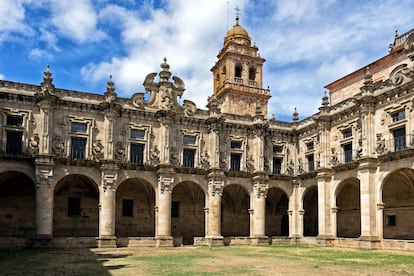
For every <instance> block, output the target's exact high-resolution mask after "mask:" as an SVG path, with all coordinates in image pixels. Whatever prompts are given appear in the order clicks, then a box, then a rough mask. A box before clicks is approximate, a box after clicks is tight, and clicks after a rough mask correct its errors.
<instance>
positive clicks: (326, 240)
mask: <svg viewBox="0 0 414 276" xmlns="http://www.w3.org/2000/svg"><path fill="white" fill-rule="evenodd" d="M334 241H335V237H334V236H332V235H319V236H317V237H316V242H317V244H318V245H319V246H323V247H332V246H334Z"/></svg>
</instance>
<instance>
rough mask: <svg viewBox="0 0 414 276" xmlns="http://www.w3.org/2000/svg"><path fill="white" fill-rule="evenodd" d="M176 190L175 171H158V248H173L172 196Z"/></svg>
mask: <svg viewBox="0 0 414 276" xmlns="http://www.w3.org/2000/svg"><path fill="white" fill-rule="evenodd" d="M173 188H174V170H173V169H171V168H169V167H162V168H159V169H158V189H157V197H156V201H157V202H156V204H157V206H156V207H155V214H156V226H155V233H156V239H157V246H159V247H163V246H173V239H172V236H171V198H172V197H171V194H172V190H173Z"/></svg>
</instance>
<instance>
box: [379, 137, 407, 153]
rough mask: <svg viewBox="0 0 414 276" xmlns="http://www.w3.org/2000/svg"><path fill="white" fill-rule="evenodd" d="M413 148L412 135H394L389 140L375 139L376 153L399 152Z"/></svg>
mask: <svg viewBox="0 0 414 276" xmlns="http://www.w3.org/2000/svg"><path fill="white" fill-rule="evenodd" d="M413 148H414V135H412V134H409V135H405V136H398V137H394V139H390V140H379V141H377V145H376V149H377V154H378V155H384V154H388V153H391V152H399V151H403V150H407V149H413Z"/></svg>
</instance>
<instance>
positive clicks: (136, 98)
mask: <svg viewBox="0 0 414 276" xmlns="http://www.w3.org/2000/svg"><path fill="white" fill-rule="evenodd" d="M131 103H132V105H133V106H135V107H137V108H142V107H143V106H144V103H145V100H144V93H135V94H134V95H133V96H132V98H131Z"/></svg>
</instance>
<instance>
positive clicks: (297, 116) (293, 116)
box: [292, 107, 299, 122]
mask: <svg viewBox="0 0 414 276" xmlns="http://www.w3.org/2000/svg"><path fill="white" fill-rule="evenodd" d="M298 120H299V113H298V112H297V110H296V107H295V111H294V112H293V114H292V121H293V122H297V121H298Z"/></svg>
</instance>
